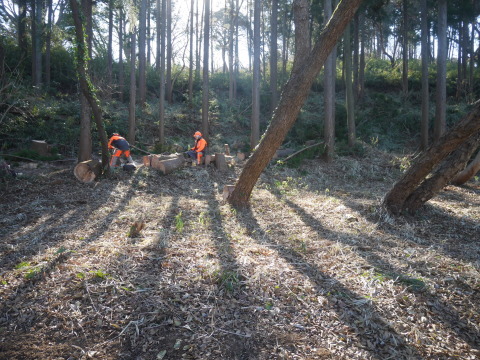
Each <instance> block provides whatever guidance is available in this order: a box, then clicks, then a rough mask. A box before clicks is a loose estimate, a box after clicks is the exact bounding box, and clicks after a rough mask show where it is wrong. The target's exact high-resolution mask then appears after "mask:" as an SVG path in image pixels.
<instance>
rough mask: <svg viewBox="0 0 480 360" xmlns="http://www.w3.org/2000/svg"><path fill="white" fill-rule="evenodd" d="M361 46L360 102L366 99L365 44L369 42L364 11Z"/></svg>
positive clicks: (360, 19)
mask: <svg viewBox="0 0 480 360" xmlns="http://www.w3.org/2000/svg"><path fill="white" fill-rule="evenodd" d="M359 23H360V32H361V35H360V37H361V44H360V65H359V69H358V88H359V89H358V100H359V101H362V100H363V98H364V97H365V43H366V42H367V36H366V29H365V13H364V12H363V11H362V13H361V14H360V17H359Z"/></svg>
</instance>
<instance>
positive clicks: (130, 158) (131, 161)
mask: <svg viewBox="0 0 480 360" xmlns="http://www.w3.org/2000/svg"><path fill="white" fill-rule="evenodd" d="M127 160H128V163H129V164H133V165H135V161H133V159H132V157H131V156H129V157H127Z"/></svg>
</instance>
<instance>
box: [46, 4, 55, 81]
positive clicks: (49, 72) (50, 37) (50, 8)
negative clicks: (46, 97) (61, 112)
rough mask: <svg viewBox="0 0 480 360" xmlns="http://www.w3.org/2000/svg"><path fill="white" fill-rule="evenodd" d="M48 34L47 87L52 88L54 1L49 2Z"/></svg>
mask: <svg viewBox="0 0 480 360" xmlns="http://www.w3.org/2000/svg"><path fill="white" fill-rule="evenodd" d="M47 6H48V10H47V11H48V12H47V33H46V37H45V85H46V86H47V87H49V86H50V81H51V77H52V76H51V49H52V16H53V9H52V0H47Z"/></svg>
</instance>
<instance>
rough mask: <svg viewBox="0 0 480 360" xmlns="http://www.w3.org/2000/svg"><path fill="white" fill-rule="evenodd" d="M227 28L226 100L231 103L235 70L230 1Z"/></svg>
mask: <svg viewBox="0 0 480 360" xmlns="http://www.w3.org/2000/svg"><path fill="white" fill-rule="evenodd" d="M229 25H230V26H229V28H228V100H229V101H230V103H233V100H234V94H235V88H234V85H235V68H234V65H233V64H234V58H235V53H234V49H235V47H234V36H233V35H234V34H235V2H234V0H230V24H229Z"/></svg>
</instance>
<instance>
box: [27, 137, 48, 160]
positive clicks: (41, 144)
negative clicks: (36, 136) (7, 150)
mask: <svg viewBox="0 0 480 360" xmlns="http://www.w3.org/2000/svg"><path fill="white" fill-rule="evenodd" d="M30 147H31V149H32V150H33V151H35V152H37V153H38V154H39V155H40V156H48V155H50V150H51V148H52V147H51V146H50V145H48V144H47V143H46V142H45V141H44V140H32V143H31V145H30Z"/></svg>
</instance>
